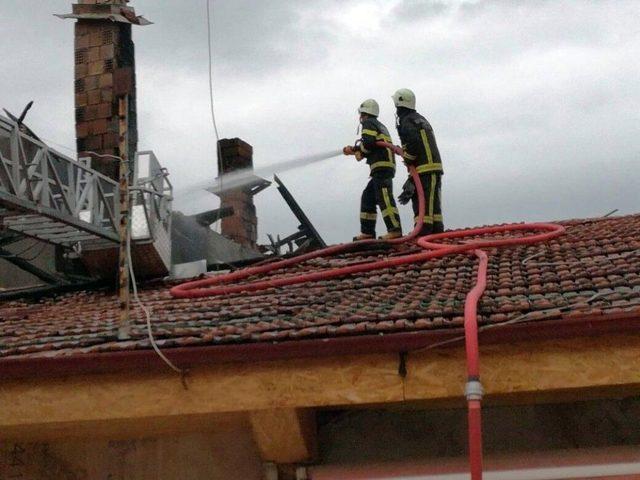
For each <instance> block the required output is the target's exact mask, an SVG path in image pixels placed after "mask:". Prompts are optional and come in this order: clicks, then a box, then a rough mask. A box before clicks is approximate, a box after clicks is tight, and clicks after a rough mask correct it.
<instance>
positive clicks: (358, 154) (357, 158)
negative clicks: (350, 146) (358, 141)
mask: <svg viewBox="0 0 640 480" xmlns="http://www.w3.org/2000/svg"><path fill="white" fill-rule="evenodd" d="M355 156H356V160H357V161H360V160H362V159H363V158H364V155H363V154H362V152H361V151H360V150H356V153H355Z"/></svg>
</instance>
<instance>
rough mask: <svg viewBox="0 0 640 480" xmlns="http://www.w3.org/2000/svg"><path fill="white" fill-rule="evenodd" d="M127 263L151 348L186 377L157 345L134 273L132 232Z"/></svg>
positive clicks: (170, 366)
mask: <svg viewBox="0 0 640 480" xmlns="http://www.w3.org/2000/svg"><path fill="white" fill-rule="evenodd" d="M127 263H128V264H129V275H130V276H131V289H132V291H133V298H134V300H135V301H136V303H137V304H138V306H139V307H140V309H141V310H142V311H143V312H144V315H145V319H146V326H147V337H148V338H149V342H150V343H151V347H153V350H154V351H155V352H156V354H157V355H158V356H159V357H160V358H161V359H162V361H163V362H164V363H166V364H167V366H168V367H169V368H170V369H171V370H173V371H175V372H176V373H179V374H181V375H183V376H184V374H185V373H186V372H185V371H184V370H182V369H181V368H178V367H176V366H175V365H174V364H173V362H171V360H169V359H168V358H167V357H166V356H165V355H164V353H162V351H161V350H160V347H158V344H157V343H156V339H155V338H154V336H153V331H152V329H151V312H150V311H149V309H148V308H147V307H146V305H145V304H144V303H142V300H140V297H139V295H138V285H137V282H136V276H135V273H134V271H133V262H132V260H131V231H130V230H128V231H127Z"/></svg>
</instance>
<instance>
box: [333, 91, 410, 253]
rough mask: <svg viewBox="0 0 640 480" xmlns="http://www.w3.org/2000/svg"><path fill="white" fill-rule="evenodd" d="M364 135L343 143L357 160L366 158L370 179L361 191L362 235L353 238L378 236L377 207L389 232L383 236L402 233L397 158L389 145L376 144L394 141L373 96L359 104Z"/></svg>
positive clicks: (347, 153)
mask: <svg viewBox="0 0 640 480" xmlns="http://www.w3.org/2000/svg"><path fill="white" fill-rule="evenodd" d="M358 113H359V114H360V123H361V125H362V136H361V138H360V139H359V140H358V142H356V145H355V146H347V147H344V149H343V151H344V153H345V155H355V156H356V159H357V160H358V161H360V160H362V158H366V159H367V164H368V165H369V170H370V174H369V176H370V179H369V182H368V183H367V186H366V187H365V189H364V191H363V192H362V198H361V201H360V235H358V236H356V237H354V240H369V239H374V238H376V221H377V218H378V215H377V208H376V207H378V208H380V211H381V212H382V219H383V220H384V223H385V225H386V227H387V234H386V235H383V236H382V237H380V238H381V239H385V240H388V239H392V238H398V237H401V236H402V227H401V225H400V216H399V214H398V207H397V206H396V203H395V199H394V197H393V177H394V176H395V174H396V162H395V156H394V154H393V151H392V150H391V149H390V148H385V147H380V146H378V145H376V142H378V141H384V142H388V143H391V136H390V135H389V130H387V127H385V126H384V125H383V124H382V123H381V122H380V121H379V120H378V115H379V113H380V107H379V106H378V102H376V101H375V100H373V99H371V98H370V99H368V100H365V101H364V102H362V103H361V104H360V107H359V108H358Z"/></svg>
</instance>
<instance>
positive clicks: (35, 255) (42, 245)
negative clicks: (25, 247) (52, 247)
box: [20, 242, 47, 262]
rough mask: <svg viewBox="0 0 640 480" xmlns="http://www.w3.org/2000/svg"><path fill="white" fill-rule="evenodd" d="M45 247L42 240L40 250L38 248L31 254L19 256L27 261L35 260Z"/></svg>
mask: <svg viewBox="0 0 640 480" xmlns="http://www.w3.org/2000/svg"><path fill="white" fill-rule="evenodd" d="M45 248H47V244H46V243H44V242H42V244H41V245H40V250H38V253H34V254H33V255H31V256H30V257H20V258H22V260H27V261H28V262H30V261H32V260H35V259H36V258H38V257H39V256H40V255H42V253H43V252H44V249H45Z"/></svg>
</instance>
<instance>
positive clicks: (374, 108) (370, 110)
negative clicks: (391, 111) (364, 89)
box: [358, 98, 380, 117]
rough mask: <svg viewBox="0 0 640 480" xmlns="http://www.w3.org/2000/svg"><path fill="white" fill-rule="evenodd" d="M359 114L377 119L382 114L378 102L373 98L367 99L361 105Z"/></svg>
mask: <svg viewBox="0 0 640 480" xmlns="http://www.w3.org/2000/svg"><path fill="white" fill-rule="evenodd" d="M358 113H366V114H369V115H373V116H374V117H377V116H378V115H379V114H380V107H379V106H378V102H376V101H375V100H374V99H373V98H368V99H366V100H365V101H364V102H362V103H361V104H360V108H358Z"/></svg>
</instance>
